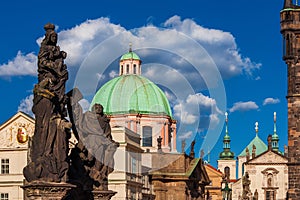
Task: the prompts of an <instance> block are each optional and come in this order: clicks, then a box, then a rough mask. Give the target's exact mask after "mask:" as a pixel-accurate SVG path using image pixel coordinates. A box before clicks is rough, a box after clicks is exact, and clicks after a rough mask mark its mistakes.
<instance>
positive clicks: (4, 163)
mask: <svg viewBox="0 0 300 200" xmlns="http://www.w3.org/2000/svg"><path fill="white" fill-rule="evenodd" d="M1 174H9V159H1Z"/></svg>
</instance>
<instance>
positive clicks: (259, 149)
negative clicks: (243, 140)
mask: <svg viewBox="0 0 300 200" xmlns="http://www.w3.org/2000/svg"><path fill="white" fill-rule="evenodd" d="M253 145H255V147H256V153H255V154H256V155H260V154H261V153H263V152H265V151H267V150H268V146H267V145H266V144H265V143H264V142H263V141H262V140H261V139H260V138H259V137H258V135H256V136H255V138H254V139H253V140H252V141H251V142H250V143H249V144H248V146H247V147H245V149H244V150H243V151H242V153H240V155H239V156H246V148H248V150H249V153H250V154H251V153H252V148H253Z"/></svg>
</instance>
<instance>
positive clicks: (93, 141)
mask: <svg viewBox="0 0 300 200" xmlns="http://www.w3.org/2000/svg"><path fill="white" fill-rule="evenodd" d="M68 96H69V97H70V101H69V104H68V108H69V113H72V115H70V116H71V117H70V119H71V121H72V123H73V131H74V133H75V135H76V137H77V139H78V141H79V142H78V144H77V145H76V147H75V148H74V149H73V150H72V152H71V156H70V159H71V165H70V179H71V180H72V181H76V183H77V184H79V185H80V186H81V187H83V190H91V189H92V188H94V190H95V189H96V190H107V186H108V185H107V184H108V183H107V178H108V174H110V173H111V172H113V170H114V159H113V157H114V153H115V151H116V149H117V147H118V146H119V143H117V142H115V141H114V140H113V139H112V135H111V127H110V125H109V118H108V117H107V116H106V115H105V114H104V113H103V107H102V105H100V104H95V105H94V106H93V107H92V109H91V111H87V112H85V113H83V111H82V108H81V106H80V104H79V103H78V101H79V100H80V99H81V98H82V95H81V93H80V91H79V90H78V89H77V88H75V89H73V90H72V91H70V92H69V93H68Z"/></svg>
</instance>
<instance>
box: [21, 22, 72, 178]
mask: <svg viewBox="0 0 300 200" xmlns="http://www.w3.org/2000/svg"><path fill="white" fill-rule="evenodd" d="M44 29H45V31H46V34H45V38H44V39H43V41H42V43H41V47H40V51H39V54H38V83H37V84H36V85H35V86H34V90H33V92H34V99H33V107H32V111H33V113H34V114H35V131H34V136H33V139H32V146H31V149H30V151H31V153H30V155H31V158H30V159H31V162H30V163H29V164H28V165H27V166H26V167H25V168H24V176H25V178H26V180H27V181H28V182H31V181H46V182H66V179H67V171H68V166H69V164H68V162H67V153H68V138H69V136H70V128H71V124H70V123H69V122H68V121H67V120H66V119H65V117H66V115H67V112H66V109H65V105H66V96H65V84H66V81H67V80H68V71H67V66H66V65H65V64H64V59H65V58H66V56H67V54H66V52H64V51H60V47H59V46H57V33H56V32H55V30H54V29H55V26H54V25H53V24H46V25H45V26H44Z"/></svg>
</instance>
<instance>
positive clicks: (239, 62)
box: [0, 16, 261, 82]
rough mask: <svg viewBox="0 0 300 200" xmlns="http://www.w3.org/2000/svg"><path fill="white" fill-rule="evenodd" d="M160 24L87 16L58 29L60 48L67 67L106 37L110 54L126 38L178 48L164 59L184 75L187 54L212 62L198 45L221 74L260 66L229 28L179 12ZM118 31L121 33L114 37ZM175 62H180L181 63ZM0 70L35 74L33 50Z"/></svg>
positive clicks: (140, 44) (125, 42) (76, 64)
mask: <svg viewBox="0 0 300 200" xmlns="http://www.w3.org/2000/svg"><path fill="white" fill-rule="evenodd" d="M163 27H164V29H161V28H160V27H156V26H153V25H147V26H144V27H140V28H136V29H134V30H126V29H125V28H124V27H122V26H121V25H116V24H113V23H111V22H110V20H109V18H104V17H101V18H98V19H95V20H87V21H85V22H83V23H81V24H79V25H76V26H75V27H73V28H71V29H67V30H63V31H60V32H59V33H58V37H59V45H60V46H61V49H62V50H64V51H66V52H67V53H68V56H67V59H66V63H67V65H68V67H79V66H80V65H81V63H82V62H83V61H84V59H85V58H86V57H87V56H88V55H89V54H90V53H91V51H92V50H93V49H94V48H95V47H96V46H97V45H99V44H101V45H103V44H105V41H107V40H109V39H114V40H117V41H115V42H114V43H110V46H105V45H104V46H103V47H105V52H106V54H107V55H109V54H113V53H114V52H115V51H116V49H121V52H123V53H124V50H125V51H126V49H128V44H129V42H133V47H141V48H142V47H144V48H147V47H153V46H157V47H159V46H160V47H165V49H173V50H174V52H179V53H180V54H181V56H182V55H183V56H184V57H183V58H182V57H176V58H174V59H171V60H170V59H167V60H168V62H169V63H168V65H169V66H172V68H177V69H180V73H183V74H185V75H188V71H190V70H189V69H188V68H186V67H185V66H184V65H180V64H182V62H184V61H185V59H186V58H188V59H189V60H191V61H193V60H201V61H198V62H201V63H202V64H203V66H204V65H208V63H209V62H211V61H210V58H208V57H205V56H204V54H203V55H199V53H198V52H197V51H194V49H193V48H199V47H201V46H202V47H203V50H206V51H207V52H208V53H209V55H210V56H211V58H212V59H213V61H214V62H215V63H216V64H217V67H218V69H219V71H220V72H221V74H222V75H223V77H232V76H236V75H240V74H242V73H246V74H248V75H252V72H253V71H254V70H257V69H259V68H260V66H261V64H256V63H254V62H252V61H251V60H250V58H248V57H245V56H242V55H241V53H240V52H239V50H238V47H237V44H236V42H235V38H234V36H233V35H232V34H231V33H229V32H225V31H222V30H217V29H209V28H205V27H203V26H201V25H199V24H197V23H196V22H195V21H194V20H192V19H184V20H182V19H181V18H180V17H179V16H173V17H171V18H169V19H168V20H166V21H165V22H164V23H163ZM119 34H121V35H122V36H121V37H117V36H118V35H119ZM179 35H185V36H183V37H189V40H191V39H192V40H194V42H195V44H196V43H198V46H197V47H196V46H195V47H193V46H191V45H190V43H187V41H188V39H186V40H178V37H179ZM42 38H43V37H40V38H39V39H37V43H38V44H40V42H41V40H42ZM112 44H113V45H112ZM199 44H200V46H199ZM202 47H201V48H202ZM160 53H161V52H158V54H157V55H158V56H156V57H155V59H156V62H157V63H161V61H163V60H166V58H165V57H164V56H163V57H160V56H159V54H160ZM145 55H147V52H146V53H145ZM100 56H101V57H98V58H97V59H95V61H94V66H97V67H99V65H98V63H99V60H101V59H105V57H106V56H105V55H100ZM119 56H120V55H119ZM18 61H22V62H18ZM23 61H26V62H27V64H26V65H24V62H23ZM26 62H25V63H26ZM178 62H179V63H178ZM20 64H23V65H20ZM175 64H176V65H177V66H176V65H175ZM185 64H186V63H185ZM178 65H180V67H179V66H178ZM102 67H106V66H102ZM25 68H26V69H25ZM204 71H205V70H204ZM203 73H205V72H203ZM0 74H1V75H3V74H5V75H8V76H14V75H35V74H36V56H35V55H34V54H33V53H30V54H27V55H22V54H21V53H18V55H17V56H16V58H15V59H14V60H13V61H11V62H9V63H8V64H4V65H2V66H0ZM192 75H193V73H192V74H190V78H191V77H193V76H192ZM202 75H205V74H202ZM197 77H199V76H194V80H197ZM170 78H172V76H168V79H170ZM192 81H193V80H191V82H192Z"/></svg>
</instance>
